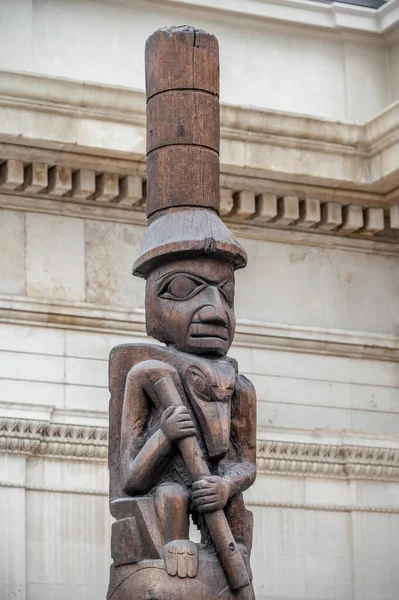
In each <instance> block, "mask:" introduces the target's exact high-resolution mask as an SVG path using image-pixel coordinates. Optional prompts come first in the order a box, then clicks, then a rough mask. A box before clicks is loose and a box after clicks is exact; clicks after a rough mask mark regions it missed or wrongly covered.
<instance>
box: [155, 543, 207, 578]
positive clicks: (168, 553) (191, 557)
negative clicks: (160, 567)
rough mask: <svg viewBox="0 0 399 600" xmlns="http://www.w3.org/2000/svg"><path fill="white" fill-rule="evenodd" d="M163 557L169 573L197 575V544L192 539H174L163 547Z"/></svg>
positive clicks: (184, 575) (186, 575) (187, 575)
mask: <svg viewBox="0 0 399 600" xmlns="http://www.w3.org/2000/svg"><path fill="white" fill-rule="evenodd" d="M163 558H164V561H165V565H166V570H167V572H168V573H169V575H173V576H175V575H177V576H178V577H196V575H197V568H198V556H197V546H196V545H195V544H194V542H191V541H190V540H173V541H172V542H169V543H168V544H165V546H164V547H163Z"/></svg>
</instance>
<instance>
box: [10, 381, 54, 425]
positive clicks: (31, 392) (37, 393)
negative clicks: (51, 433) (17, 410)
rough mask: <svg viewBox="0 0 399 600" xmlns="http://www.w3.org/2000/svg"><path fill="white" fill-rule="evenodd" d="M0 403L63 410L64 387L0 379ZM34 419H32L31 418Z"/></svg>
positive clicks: (38, 382) (39, 382)
mask: <svg viewBox="0 0 399 600" xmlns="http://www.w3.org/2000/svg"><path fill="white" fill-rule="evenodd" d="M0 402H2V403H4V404H5V403H7V404H10V406H11V407H12V404H13V402H15V403H16V404H18V405H19V406H21V405H25V408H26V407H27V406H29V407H32V408H34V409H36V408H37V407H41V408H42V407H44V406H50V407H56V408H64V386H63V384H62V383H44V382H42V381H26V380H25V381H24V380H22V379H19V380H18V379H0ZM32 418H34V417H32Z"/></svg>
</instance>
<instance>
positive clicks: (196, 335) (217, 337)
mask: <svg viewBox="0 0 399 600" xmlns="http://www.w3.org/2000/svg"><path fill="white" fill-rule="evenodd" d="M190 338H192V339H194V340H221V341H222V342H228V338H227V337H222V336H221V335H216V334H215V333H214V334H212V335H202V334H199V333H192V334H191V335H190Z"/></svg>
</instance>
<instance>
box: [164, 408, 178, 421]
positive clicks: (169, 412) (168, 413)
mask: <svg viewBox="0 0 399 600" xmlns="http://www.w3.org/2000/svg"><path fill="white" fill-rule="evenodd" d="M175 408H176V407H175V406H168V408H165V410H164V411H163V414H162V416H163V417H164V418H165V419H168V418H169V417H170V416H171V415H173V413H174V412H175Z"/></svg>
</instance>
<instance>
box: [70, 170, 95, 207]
mask: <svg viewBox="0 0 399 600" xmlns="http://www.w3.org/2000/svg"><path fill="white" fill-rule="evenodd" d="M95 191H96V174H95V172H94V171H92V170H91V169H78V170H77V171H75V173H74V174H73V177H72V196H73V197H74V198H76V199H79V200H86V199H87V198H90V196H92V195H93V194H94V192H95Z"/></svg>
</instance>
